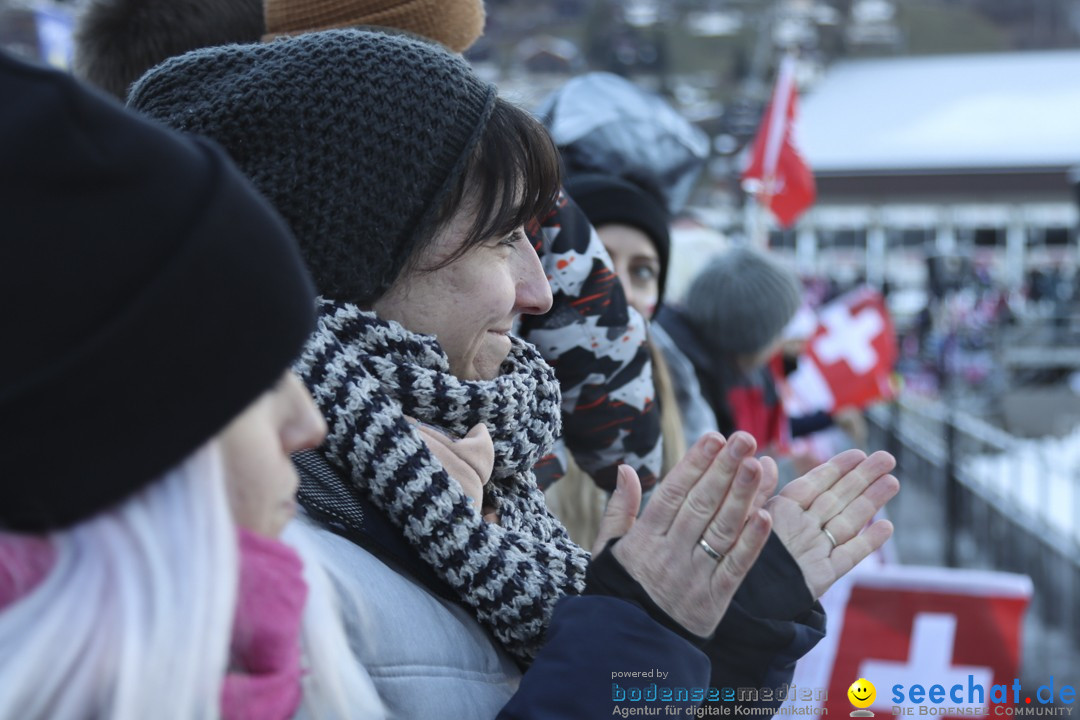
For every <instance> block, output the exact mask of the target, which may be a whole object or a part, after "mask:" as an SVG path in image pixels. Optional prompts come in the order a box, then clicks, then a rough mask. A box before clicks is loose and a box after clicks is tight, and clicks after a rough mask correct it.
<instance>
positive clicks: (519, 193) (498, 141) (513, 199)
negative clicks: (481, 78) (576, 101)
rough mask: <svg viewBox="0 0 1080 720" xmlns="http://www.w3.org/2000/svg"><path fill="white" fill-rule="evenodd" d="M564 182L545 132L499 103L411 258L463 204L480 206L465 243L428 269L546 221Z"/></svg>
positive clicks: (503, 102)
mask: <svg viewBox="0 0 1080 720" xmlns="http://www.w3.org/2000/svg"><path fill="white" fill-rule="evenodd" d="M561 182H562V177H561V172H560V167H559V152H558V150H557V149H556V147H555V143H554V142H553V141H552V139H551V136H550V135H549V134H548V131H547V129H546V128H545V127H544V126H543V125H541V124H540V122H539V121H537V120H536V118H534V117H533V116H532V115H530V114H529V113H528V112H526V111H525V110H522V109H521V108H519V107H517V106H516V105H513V104H512V103H510V102H507V101H506V100H503V99H502V98H496V100H495V107H494V108H493V109H492V111H491V117H490V118H489V119H488V122H487V124H486V125H485V126H484V129H483V131H482V134H481V136H480V138H479V141H478V142H477V145H476V148H475V149H474V150H473V152H472V154H471V155H470V156H469V159H468V161H467V162H466V165H465V170H464V172H462V173H461V175H460V176H459V179H458V181H457V184H456V185H455V186H454V187H452V188H451V189H450V191H449V193H448V194H447V196H446V198H445V199H444V200H443V202H442V204H441V205H440V207H439V210H438V212H436V213H435V214H434V215H433V216H432V219H431V221H429V222H428V223H426V225H425V227H423V228H421V229H420V230H418V236H419V237H420V238H422V240H421V241H420V243H419V244H418V245H417V246H416V248H415V249H414V251H413V257H417V256H418V255H419V252H420V251H422V250H423V248H424V247H425V246H426V245H427V243H428V242H430V239H431V238H432V237H433V236H434V234H435V232H436V231H437V230H438V229H439V228H441V227H443V226H444V225H445V224H446V223H448V222H449V221H450V219H451V218H452V217H453V216H454V214H455V213H456V212H457V211H458V210H459V209H460V208H461V206H462V204H463V203H464V202H467V201H472V202H475V203H476V204H477V207H476V217H475V219H474V220H473V223H472V225H471V226H470V227H469V231H468V233H467V234H466V235H465V241H464V242H463V243H462V245H461V247H460V248H458V250H456V251H455V252H454V253H452V254H451V256H450V257H448V258H446V259H445V260H444V261H443V262H441V263H439V265H437V266H435V267H429V268H424V269H425V270H429V271H430V270H438V269H439V268H442V267H446V266H447V265H449V264H450V263H452V262H454V261H455V260H457V259H459V258H461V257H462V256H463V255H465V254H466V253H468V252H469V251H470V250H472V249H473V248H474V247H476V246H478V245H480V244H481V243H483V242H484V241H486V240H488V239H489V238H493V237H498V236H500V235H508V234H509V233H511V232H512V231H513V230H515V229H516V228H519V227H521V226H522V225H525V224H526V223H528V222H529V221H531V220H533V219H542V218H544V217H545V216H546V215H547V214H548V213H550V212H551V210H552V208H554V206H555V202H556V200H557V199H558V196H559V188H560V186H561Z"/></svg>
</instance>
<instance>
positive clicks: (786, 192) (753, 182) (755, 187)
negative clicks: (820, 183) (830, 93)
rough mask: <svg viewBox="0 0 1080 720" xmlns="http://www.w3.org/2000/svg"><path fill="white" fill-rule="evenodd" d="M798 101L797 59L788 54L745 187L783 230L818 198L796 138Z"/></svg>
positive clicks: (744, 174)
mask: <svg viewBox="0 0 1080 720" xmlns="http://www.w3.org/2000/svg"><path fill="white" fill-rule="evenodd" d="M797 100H798V91H797V90H796V88H795V58H794V56H792V55H786V56H785V57H784V60H783V62H781V64H780V74H779V76H778V77H777V79H776V88H775V89H774V90H773V96H772V100H770V101H769V106H768V107H767V108H766V109H765V115H764V116H763V118H762V122H761V127H760V128H759V129H758V134H757V137H756V138H754V145H753V148H752V151H751V155H750V165H749V167H747V168H746V170H745V171H744V172H743V176H742V181H743V188H745V189H746V191H747V192H749V193H752V194H754V195H755V196H756V198H757V201H758V202H759V203H760V204H761V205H764V206H765V207H768V208H769V209H770V210H772V212H773V215H775V216H776V219H777V220H778V221H779V222H780V225H781V226H783V227H790V226H791V225H793V224H794V223H795V221H796V220H797V219H798V218H799V216H800V215H802V214H803V212H805V211H806V209H807V208H809V207H810V206H811V205H813V204H814V198H815V197H817V189H816V187H815V185H814V175H813V173H811V172H810V167H809V166H808V165H807V164H806V161H805V160H803V158H802V156H801V155H799V151H798V150H796V149H795V143H794V140H793V139H792V129H793V126H794V124H795V115H796V105H797Z"/></svg>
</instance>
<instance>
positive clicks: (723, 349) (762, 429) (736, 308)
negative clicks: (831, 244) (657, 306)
mask: <svg viewBox="0 0 1080 720" xmlns="http://www.w3.org/2000/svg"><path fill="white" fill-rule="evenodd" d="M801 302H802V292H801V290H800V288H799V281H798V279H797V278H796V277H795V276H794V274H792V273H791V272H790V271H789V270H787V269H786V268H784V267H783V266H781V265H780V264H779V263H778V262H777V261H776V260H774V259H773V258H771V257H769V256H768V255H766V254H765V253H763V252H760V251H757V250H753V249H750V248H745V247H736V248H732V249H730V250H727V251H725V252H723V253H722V254H720V255H719V256H717V257H716V258H714V259H713V260H712V261H711V262H709V264H707V265H706V266H705V267H704V268H702V270H701V271H700V272H699V273H698V275H697V276H696V277H695V278H694V280H693V281H692V282H691V284H690V287H689V289H688V290H687V293H686V298H685V302H684V304H683V306H682V307H680V308H671V307H667V308H662V309H661V311H660V314H659V318H658V320H659V322H660V324H661V325H662V326H663V327H664V328H665V329H666V330H667V331H668V334H669V335H670V336H671V337H672V339H673V340H674V341H675V344H676V345H677V346H678V347H679V349H680V350H682V351H683V353H684V354H685V355H686V356H687V357H688V358H689V359H690V361H691V362H692V363H693V365H694V368H695V369H696V371H697V375H698V380H699V381H700V383H701V386H702V391H703V392H704V394H705V397H706V399H707V400H708V401H709V404H710V405H711V406H712V409H713V412H714V413H715V414H716V419H717V422H718V423H719V429H720V432H722V433H725V434H730V433H732V432H734V431H735V430H737V429H738V430H745V431H747V432H749V433H750V434H751V435H753V436H754V438H755V439H756V440H757V441H758V443H759V445H760V446H761V447H762V448H767V447H774V448H780V449H782V448H784V447H785V446H786V443H787V440H788V438H789V433H790V431H789V428H788V422H787V417H786V416H785V415H784V411H783V407H782V405H781V403H780V399H779V397H778V396H777V392H776V385H775V383H774V382H773V381H772V379H771V376H770V374H769V373H770V371H769V369H768V367H767V362H768V361H769V359H770V358H771V357H772V356H773V355H774V354H775V353H776V352H777V350H778V349H779V346H780V340H781V337H782V334H783V330H784V327H785V326H787V324H788V322H789V321H790V320H791V318H792V317H793V316H794V315H795V311H796V310H798V308H799V304H800V303H801Z"/></svg>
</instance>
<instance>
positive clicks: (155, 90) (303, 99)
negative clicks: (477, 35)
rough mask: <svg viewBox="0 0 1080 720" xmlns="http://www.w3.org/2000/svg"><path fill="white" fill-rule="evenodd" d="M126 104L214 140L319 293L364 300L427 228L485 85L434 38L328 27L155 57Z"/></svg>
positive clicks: (490, 99)
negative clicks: (290, 240) (275, 221)
mask: <svg viewBox="0 0 1080 720" xmlns="http://www.w3.org/2000/svg"><path fill="white" fill-rule="evenodd" d="M128 103H129V104H130V105H131V106H133V107H135V108H136V109H138V110H140V111H142V112H144V113H146V114H147V115H149V116H150V117H152V118H154V119H156V120H160V121H162V122H164V123H165V124H167V125H169V126H171V127H174V128H178V129H180V130H185V131H187V132H193V133H198V134H201V135H206V136H208V137H210V138H212V139H214V140H216V141H217V142H218V143H220V144H221V145H222V146H224V147H225V149H226V150H227V151H228V152H229V154H230V155H232V158H233V160H235V161H236V163H237V165H239V166H240V169H241V170H243V171H244V172H245V173H246V174H247V176H248V177H249V178H251V180H252V181H253V182H254V183H255V185H256V187H258V188H259V190H261V191H262V192H263V194H264V195H265V196H266V197H267V198H268V199H269V200H270V202H271V203H273V205H274V206H275V207H276V208H277V209H278V211H279V212H280V213H281V214H282V215H283V216H284V218H285V220H286V221H287V222H288V223H289V225H290V226H291V227H292V230H293V232H294V233H295V234H296V237H297V240H299V242H300V250H301V252H302V253H303V255H304V259H305V260H306V261H307V264H308V268H309V269H310V270H311V273H312V276H313V277H314V279H315V285H316V287H317V289H318V291H319V294H321V295H323V296H324V297H327V298H330V299H334V300H342V301H346V302H351V303H354V304H357V305H360V306H364V307H366V306H370V304H371V303H372V302H373V301H375V300H376V299H377V298H378V297H379V296H380V295H382V294H383V293H384V292H385V291H386V289H387V288H389V287H390V285H391V284H392V283H393V281H394V279H395V278H397V276H398V274H399V273H400V272H401V270H402V269H403V268H404V267H405V266H406V263H407V262H408V260H409V258H410V256H411V255H412V253H413V251H414V250H415V249H417V247H418V240H420V238H421V236H422V235H423V234H424V232H425V230H427V231H428V232H430V228H429V227H428V226H429V224H430V221H431V219H432V218H433V217H434V216H435V215H436V213H437V212H438V209H439V206H440V204H441V203H442V201H443V200H444V198H445V196H446V195H447V194H448V192H449V191H450V190H451V188H453V187H454V185H455V183H456V182H457V181H458V179H459V177H460V176H461V174H462V172H463V171H464V168H465V166H466V163H467V161H468V158H469V155H470V154H471V152H472V150H473V148H474V147H475V146H476V144H477V143H478V141H479V139H480V135H481V133H482V131H483V129H484V127H485V126H486V124H487V121H488V118H489V117H490V116H491V111H492V108H493V107H494V104H495V88H494V87H493V86H491V85H489V84H488V83H485V82H483V81H481V80H480V79H479V78H477V77H476V75H475V74H474V73H473V71H472V70H471V69H470V68H469V66H468V64H466V63H465V61H464V60H462V59H461V58H460V57H458V56H456V55H452V54H451V53H449V52H447V51H446V50H444V49H442V48H440V47H438V46H436V45H433V44H432V43H428V42H423V41H420V40H416V39H413V38H408V37H405V36H402V35H388V34H385V33H380V32H367V31H361V30H327V31H325V32H318V33H308V34H305V35H298V36H296V37H290V38H280V39H278V40H275V41H273V42H271V43H265V44H262V45H228V46H223V47H217V48H208V49H203V50H195V51H193V52H190V53H187V54H185V55H181V56H180V57H176V58H172V59H170V60H166V61H165V62H164V63H162V64H161V65H158V66H157V67H156V68H154V69H152V70H150V71H149V72H148V73H147V74H146V75H144V76H143V77H142V78H141V79H140V80H139V81H138V82H136V83H135V85H134V86H132V89H131V93H130V94H129V96H128Z"/></svg>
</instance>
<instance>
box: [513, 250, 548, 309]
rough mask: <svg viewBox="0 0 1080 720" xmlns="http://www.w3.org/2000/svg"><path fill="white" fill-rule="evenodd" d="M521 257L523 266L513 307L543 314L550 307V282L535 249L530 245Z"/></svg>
mask: <svg viewBox="0 0 1080 720" xmlns="http://www.w3.org/2000/svg"><path fill="white" fill-rule="evenodd" d="M521 257H522V262H523V264H524V267H522V270H521V275H520V277H519V279H518V283H517V297H516V298H515V309H516V310H517V312H519V313H524V314H526V315H543V314H544V313H546V312H547V311H548V310H550V309H551V303H552V297H551V283H549V282H548V279H547V273H545V272H544V266H543V265H541V264H540V256H538V255H537V254H536V251H535V250H533V249H532V248H531V247H530V248H529V250H528V252H523V253H521Z"/></svg>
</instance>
